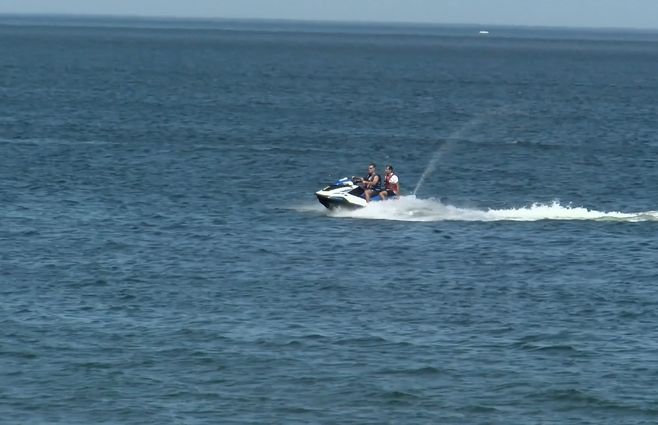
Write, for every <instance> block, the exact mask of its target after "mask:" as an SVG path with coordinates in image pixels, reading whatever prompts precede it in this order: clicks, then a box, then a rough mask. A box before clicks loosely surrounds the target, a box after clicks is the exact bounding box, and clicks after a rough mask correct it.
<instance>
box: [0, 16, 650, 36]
mask: <svg viewBox="0 0 658 425" xmlns="http://www.w3.org/2000/svg"><path fill="white" fill-rule="evenodd" d="M0 17H18V18H30V17H36V18H77V19H85V18H92V19H93V18H101V19H103V18H105V19H129V20H138V19H141V20H152V21H157V20H160V21H165V20H171V21H206V22H213V21H215V22H216V21H234V22H236V21H241V22H270V23H276V22H280V23H306V24H325V25H326V24H334V25H335V24H347V25H354V26H358V25H365V26H368V25H370V26H372V25H391V26H404V25H409V26H426V27H432V26H434V27H439V26H445V27H483V28H485V27H488V28H519V29H521V28H528V29H530V28H532V29H545V30H559V29H563V30H564V29H567V30H586V31H610V30H615V31H620V30H621V31H637V32H656V33H658V28H657V27H624V26H571V25H531V24H492V23H477V22H471V23H469V22H435V21H402V20H400V21H380V20H367V21H366V20H350V19H300V18H254V17H221V16H205V17H201V16H171V15H141V14H109V13H59V12H58V13H30V12H0Z"/></svg>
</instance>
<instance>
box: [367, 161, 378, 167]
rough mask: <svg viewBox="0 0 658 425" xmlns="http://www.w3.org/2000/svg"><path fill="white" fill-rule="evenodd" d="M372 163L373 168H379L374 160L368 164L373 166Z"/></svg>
mask: <svg viewBox="0 0 658 425" xmlns="http://www.w3.org/2000/svg"><path fill="white" fill-rule="evenodd" d="M371 165H372V168H377V164H375V163H374V162H371V163H370V164H368V166H371Z"/></svg>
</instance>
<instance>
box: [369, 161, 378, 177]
mask: <svg viewBox="0 0 658 425" xmlns="http://www.w3.org/2000/svg"><path fill="white" fill-rule="evenodd" d="M376 172H377V166H376V165H375V163H374V162H371V163H370V164H368V174H375V173H376Z"/></svg>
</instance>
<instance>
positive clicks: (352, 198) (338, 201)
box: [315, 177, 382, 210]
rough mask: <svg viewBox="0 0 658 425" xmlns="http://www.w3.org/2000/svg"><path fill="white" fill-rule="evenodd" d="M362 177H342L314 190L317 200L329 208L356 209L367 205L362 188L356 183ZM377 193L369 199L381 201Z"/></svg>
mask: <svg viewBox="0 0 658 425" xmlns="http://www.w3.org/2000/svg"><path fill="white" fill-rule="evenodd" d="M361 181H362V179H360V178H356V177H352V178H349V177H343V178H342V179H339V180H337V181H336V182H335V183H333V184H330V185H329V186H327V187H325V188H324V189H322V190H318V191H317V192H315V196H317V197H318V201H320V203H321V204H322V205H324V206H325V207H327V208H329V209H330V210H331V209H334V208H345V209H358V208H363V207H365V206H366V205H368V202H366V198H365V197H364V193H363V188H362V187H361V186H359V185H358V183H359V182H361ZM381 200H382V199H381V197H380V196H379V195H376V196H373V197H371V198H370V201H381Z"/></svg>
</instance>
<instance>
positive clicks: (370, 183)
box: [360, 162, 382, 202]
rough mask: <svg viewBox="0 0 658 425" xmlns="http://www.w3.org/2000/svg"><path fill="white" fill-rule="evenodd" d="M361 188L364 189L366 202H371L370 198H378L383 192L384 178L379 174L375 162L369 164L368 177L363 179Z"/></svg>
mask: <svg viewBox="0 0 658 425" xmlns="http://www.w3.org/2000/svg"><path fill="white" fill-rule="evenodd" d="M360 184H361V187H363V194H364V196H365V198H366V202H370V198H371V197H373V196H377V195H378V194H379V192H381V190H382V178H381V176H380V175H379V174H377V166H376V165H375V163H374V162H371V163H370V164H368V175H367V176H365V177H364V178H363V179H361V183H360Z"/></svg>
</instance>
